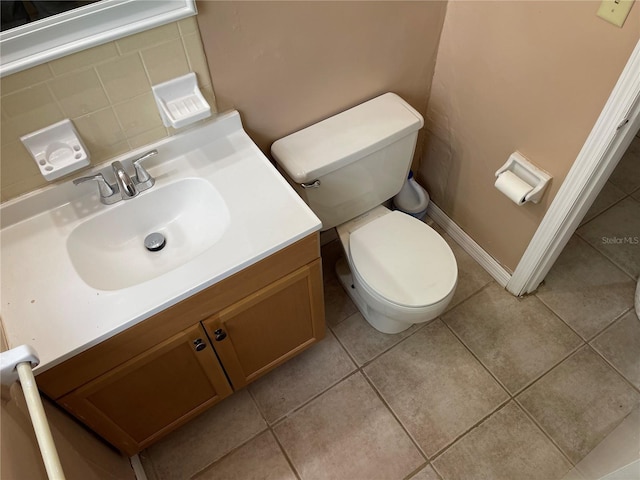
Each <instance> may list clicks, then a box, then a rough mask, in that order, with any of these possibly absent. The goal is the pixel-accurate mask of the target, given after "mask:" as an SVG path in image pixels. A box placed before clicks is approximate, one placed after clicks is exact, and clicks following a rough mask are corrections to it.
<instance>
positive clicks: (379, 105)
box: [271, 93, 424, 230]
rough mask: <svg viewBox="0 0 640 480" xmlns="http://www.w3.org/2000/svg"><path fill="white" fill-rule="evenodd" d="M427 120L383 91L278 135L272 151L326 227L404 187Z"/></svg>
mask: <svg viewBox="0 0 640 480" xmlns="http://www.w3.org/2000/svg"><path fill="white" fill-rule="evenodd" d="M423 124H424V121H423V119H422V115H420V114H419V113H418V112H417V111H416V110H414V109H413V108H412V107H411V106H410V105H409V104H408V103H407V102H405V101H404V100H402V99H401V98H400V97H399V96H398V95H396V94H394V93H385V94H384V95H381V96H379V97H376V98H374V99H372V100H369V101H368V102H365V103H362V104H360V105H358V106H356V107H353V108H351V109H349V110H346V111H344V112H342V113H339V114H337V115H334V116H333V117H329V118H327V119H326V120H323V121H321V122H319V123H316V124H314V125H311V126H310V127H307V128H305V129H303V130H300V131H298V132H295V133H292V134H291V135H288V136H286V137H284V138H281V139H280V140H277V141H276V142H275V143H274V144H273V145H272V146H271V153H272V154H273V157H274V159H275V160H276V162H277V164H278V169H279V170H280V171H281V173H282V174H283V175H284V177H285V178H286V179H287V180H288V181H289V183H291V185H293V187H294V188H295V189H296V191H297V192H298V194H299V195H300V196H301V197H302V198H303V199H304V201H305V202H306V203H307V205H309V207H310V208H311V209H312V210H313V211H314V212H315V214H316V215H317V216H318V217H319V218H320V220H322V229H323V230H327V229H329V228H332V227H335V226H336V225H339V224H341V223H344V222H346V221H348V220H351V219H352V218H354V217H356V216H358V215H360V214H362V213H364V212H366V211H368V210H370V209H372V208H374V207H376V206H377V205H380V204H381V203H383V202H385V201H386V200H388V199H390V198H391V197H393V196H394V195H395V194H396V193H398V192H399V191H400V189H401V188H402V185H403V183H404V181H405V179H406V178H407V174H408V172H409V168H410V166H411V160H412V158H413V153H414V150H415V146H416V140H417V138H418V130H420V128H422V126H423Z"/></svg>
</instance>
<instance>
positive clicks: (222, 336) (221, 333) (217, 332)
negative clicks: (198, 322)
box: [213, 328, 227, 342]
mask: <svg viewBox="0 0 640 480" xmlns="http://www.w3.org/2000/svg"><path fill="white" fill-rule="evenodd" d="M213 334H214V335H215V336H216V342H219V341H220V340H224V339H225V338H227V334H226V333H225V331H224V330H222V329H221V328H218V329H217V330H215V331H214V332H213Z"/></svg>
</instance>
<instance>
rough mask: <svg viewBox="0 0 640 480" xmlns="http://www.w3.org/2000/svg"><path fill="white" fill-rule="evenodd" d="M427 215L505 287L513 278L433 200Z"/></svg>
mask: <svg viewBox="0 0 640 480" xmlns="http://www.w3.org/2000/svg"><path fill="white" fill-rule="evenodd" d="M427 215H429V217H431V218H432V219H433V221H434V222H436V223H437V224H438V225H439V226H440V227H442V229H443V230H444V231H445V232H446V233H448V234H449V235H450V236H451V238H453V239H454V240H455V242H456V243H457V244H458V245H460V247H462V249H463V250H464V251H465V252H467V253H468V254H469V255H470V256H471V257H472V258H473V259H474V260H475V261H476V262H478V263H479V264H480V266H481V267H482V268H484V269H485V270H486V271H487V273H489V275H491V276H492V277H493V278H494V279H495V281H496V282H498V283H499V284H500V285H501V286H502V287H505V286H506V285H507V283H508V282H509V280H510V279H511V274H510V273H509V272H508V271H507V270H506V269H505V268H504V267H503V266H502V265H500V263H498V261H497V260H496V259H495V258H493V257H492V256H491V255H489V254H488V253H487V252H486V251H485V250H484V249H483V248H482V247H481V246H480V245H478V244H477V243H476V242H475V241H474V240H473V238H471V237H470V236H469V235H467V233H466V232H465V231H464V230H462V229H461V228H460V227H459V226H458V225H457V224H456V223H455V222H454V221H453V220H451V219H450V218H449V217H448V216H447V214H446V213H444V212H443V211H442V210H440V208H439V207H438V206H437V205H436V204H435V203H433V202H429V206H428V207H427Z"/></svg>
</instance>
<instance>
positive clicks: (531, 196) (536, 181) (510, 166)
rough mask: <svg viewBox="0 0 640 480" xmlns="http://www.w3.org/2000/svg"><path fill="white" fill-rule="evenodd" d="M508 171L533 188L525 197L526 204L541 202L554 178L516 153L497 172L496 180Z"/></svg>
mask: <svg viewBox="0 0 640 480" xmlns="http://www.w3.org/2000/svg"><path fill="white" fill-rule="evenodd" d="M507 171H509V172H511V173H512V174H514V175H516V176H517V177H519V178H520V179H521V180H522V181H524V182H526V183H528V184H529V185H530V186H531V191H529V192H528V193H527V194H526V196H525V197H524V202H533V203H538V202H540V199H541V198H542V195H543V194H544V191H545V189H546V188H547V185H548V183H549V180H551V178H552V177H551V175H549V174H548V173H547V172H545V171H544V170H541V169H540V168H538V167H536V166H535V165H534V164H532V163H531V162H530V161H529V160H527V159H526V158H525V157H524V156H523V155H522V154H521V153H520V152H514V153H512V154H511V155H510V156H509V159H508V160H507V161H506V162H505V164H504V165H503V166H502V167H500V168H499V169H498V171H497V172H496V178H497V177H499V176H500V175H501V174H502V173H504V172H507Z"/></svg>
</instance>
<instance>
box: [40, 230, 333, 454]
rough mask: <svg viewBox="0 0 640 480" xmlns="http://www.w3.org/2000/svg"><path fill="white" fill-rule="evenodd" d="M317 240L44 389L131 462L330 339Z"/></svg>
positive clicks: (65, 370)
mask: <svg viewBox="0 0 640 480" xmlns="http://www.w3.org/2000/svg"><path fill="white" fill-rule="evenodd" d="M319 257H320V248H319V238H318V234H313V235H310V236H309V237H306V238H304V239H302V240H300V241H298V242H296V243H295V244H293V245H291V246H290V247H287V248H285V249H283V250H281V251H279V252H277V253H275V254H273V255H271V256H269V257H267V258H266V259H264V260H262V261H260V262H258V263H256V264H255V265H252V266H250V267H247V268H245V269H244V270H242V271H240V272H238V273H236V274H235V275H232V276H231V277H229V278H227V279H225V280H222V281H221V282H218V283H217V284H215V285H212V286H211V287H209V288H207V289H205V290H203V291H201V292H199V293H197V294H195V295H193V296H192V297H190V298H187V299H186V300H183V301H182V302H180V303H178V304H176V305H174V306H173V307H170V308H168V309H166V310H164V311H163V312H160V313H158V314H157V315H154V316H153V317H151V318H149V319H147V320H145V321H143V322H140V323H139V324H137V325H135V326H133V327H131V328H129V329H127V330H125V331H124V332H122V333H120V334H118V335H115V336H114V337H112V338H110V339H108V340H105V341H104V342H102V343H100V344H98V345H96V346H95V347H92V348H90V349H89V350H87V351H85V352H82V353H80V354H78V355H76V356H74V357H72V358H71V359H69V360H67V361H65V362H63V363H62V364H60V365H57V366H55V367H53V368H51V369H49V370H47V371H45V372H42V373H41V374H37V381H38V384H39V386H40V389H41V390H42V391H43V392H44V393H45V394H46V395H47V396H49V397H50V398H52V399H53V400H55V401H56V402H57V403H58V404H59V405H61V406H62V407H63V408H65V409H66V410H67V411H68V412H70V413H71V414H72V415H74V416H75V417H76V418H78V419H79V420H80V421H82V422H83V423H85V424H86V425H87V426H88V427H89V428H91V429H92V430H93V431H95V432H96V433H97V434H98V435H100V436H102V437H103V438H104V439H105V440H107V441H108V442H109V443H111V444H112V445H114V446H115V447H116V448H118V449H119V450H120V451H122V452H123V453H125V454H126V455H129V456H131V455H134V454H136V453H138V452H139V451H141V450H142V449H144V448H146V447H148V446H150V445H151V444H153V443H154V442H155V441H157V440H159V439H160V438H161V437H163V436H164V435H166V434H167V433H169V432H171V431H172V430H175V429H176V428H177V427H179V426H180V425H182V424H184V423H185V422H187V421H189V420H190V419H192V418H193V417H195V416H196V415H198V414H199V413H201V412H203V411H204V410H206V409H207V408H209V407H211V406H213V405H215V404H216V403H218V402H219V401H221V400H222V399H224V398H225V397H227V396H228V395H230V394H231V393H233V391H234V390H237V389H240V388H242V387H244V386H245V385H247V384H248V383H250V382H251V381H253V380H255V379H257V378H259V377H260V376H261V375H263V374H265V373H266V372H268V371H270V370H271V369H273V368H275V367H276V366H278V365H280V364H281V363H283V362H285V361H286V360H288V359H289V358H291V357H293V356H295V355H297V354H298V353H300V352H301V351H302V350H304V349H306V348H307V347H309V346H311V345H312V344H314V343H316V342H317V341H319V340H320V339H322V338H323V337H324V333H325V331H324V329H325V323H324V301H323V293H322V268H321V261H320V258H319Z"/></svg>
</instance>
